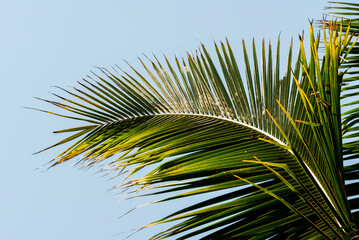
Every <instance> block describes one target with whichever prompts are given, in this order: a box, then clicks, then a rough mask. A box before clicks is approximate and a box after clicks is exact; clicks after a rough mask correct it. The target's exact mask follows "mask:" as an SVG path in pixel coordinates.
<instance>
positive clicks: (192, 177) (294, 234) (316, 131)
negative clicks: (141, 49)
mask: <svg viewBox="0 0 359 240" xmlns="http://www.w3.org/2000/svg"><path fill="white" fill-rule="evenodd" d="M336 8H337V9H344V10H346V11H345V12H347V10H353V9H354V10H353V11H357V12H358V9H359V4H351V5H350V4H344V5H343V6H342V5H340V4H338V5H334V9H336ZM338 14H340V13H338ZM323 25H324V27H323V30H322V35H323V37H322V38H320V36H319V34H317V35H316V34H315V33H314V30H313V26H312V24H311V26H310V34H309V40H310V49H309V50H308V52H309V54H308V53H307V52H306V51H305V49H304V44H303V39H302V38H301V39H300V48H299V52H298V53H297V55H295V56H294V57H293V52H292V45H291V46H290V48H289V51H288V56H287V59H286V63H287V68H286V69H285V75H284V76H283V77H281V76H280V75H279V65H280V58H279V55H280V50H279V49H280V48H279V46H280V42H279V40H278V43H277V48H276V49H272V47H271V45H270V44H269V46H268V47H267V48H266V46H265V42H264V41H263V44H262V47H261V50H260V54H258V53H257V52H258V50H257V46H256V45H255V44H254V43H253V44H252V47H251V50H249V49H248V48H247V46H246V45H245V43H244V42H243V57H244V63H245V69H244V72H241V71H240V70H239V69H240V68H239V66H238V65H237V60H236V56H235V54H234V52H233V51H232V49H231V46H230V44H229V42H228V41H225V42H224V43H220V44H218V45H217V44H215V52H216V60H214V58H212V57H211V56H210V54H209V52H208V51H207V49H206V47H205V46H201V48H200V49H198V50H197V52H196V53H195V54H188V55H187V57H186V58H185V59H178V58H175V60H174V63H173V64H172V63H171V62H170V61H169V60H168V59H167V58H166V57H164V61H163V62H161V61H159V60H158V59H157V58H156V57H154V59H153V60H150V59H149V58H148V59H149V64H145V63H144V62H142V60H140V61H141V63H142V65H143V67H144V69H145V71H146V72H147V74H148V77H145V76H144V75H143V74H141V73H140V72H139V71H137V70H135V69H134V68H132V67H131V68H132V70H133V74H132V75H131V74H129V73H128V72H124V71H122V70H121V69H120V68H119V67H116V68H113V69H112V70H111V71H109V70H106V69H103V68H100V69H99V70H100V72H101V73H100V74H94V76H93V77H88V79H84V80H83V81H82V82H79V85H80V87H76V88H73V89H72V90H66V89H62V88H61V90H63V91H64V93H65V94H67V95H69V96H70V97H69V98H65V97H63V96H60V95H55V96H56V97H58V98H59V99H60V100H59V101H50V100H44V101H47V102H49V103H51V104H53V105H55V106H57V107H60V108H62V109H64V110H66V111H68V112H70V113H71V114H63V113H61V114H60V113H55V112H49V113H52V114H55V115H58V116H61V117H66V118H71V119H74V120H80V121H81V122H84V123H85V124H84V125H80V126H79V127H75V128H70V129H64V130H59V131H56V133H71V135H70V136H69V137H67V138H64V140H62V141H60V142H59V143H57V144H55V145H53V146H51V147H49V148H52V147H55V146H58V145H62V144H65V143H68V142H73V144H72V145H71V146H70V147H69V148H67V149H66V150H65V151H64V152H62V153H61V154H60V155H58V156H57V157H56V158H55V159H54V160H53V165H57V164H59V163H61V162H64V161H67V160H70V159H73V158H75V157H77V158H80V160H79V162H78V163H80V164H84V166H92V165H94V164H96V163H99V162H102V161H105V160H107V165H106V168H107V169H108V170H110V171H116V172H118V173H119V174H127V175H126V178H125V180H124V181H123V182H121V183H120V184H119V185H118V186H117V187H120V188H128V189H132V190H133V189H134V191H136V190H143V189H152V191H151V193H149V194H151V195H159V194H163V193H167V194H170V196H169V197H166V198H163V199H161V200H159V202H163V201H169V200H175V199H181V198H188V197H191V196H194V195H199V194H206V193H209V192H216V191H218V192H219V191H221V190H227V191H226V192H225V193H223V192H221V194H218V196H216V197H212V198H209V199H203V200H202V201H200V202H198V203H195V204H193V205H191V206H189V207H186V208H184V209H178V211H176V212H174V213H171V214H170V215H168V216H166V217H165V218H162V219H159V220H158V221H156V222H153V223H150V224H149V225H148V226H151V225H155V224H160V223H168V222H173V225H172V227H170V228H169V229H167V230H165V231H163V232H161V233H158V234H156V235H155V236H153V239H163V238H167V237H176V239H187V238H189V237H194V236H198V235H199V234H201V236H205V237H203V238H202V239H267V238H273V239H274V238H275V239H286V238H290V239H317V238H318V239H321V238H323V239H352V238H354V237H355V236H357V234H358V230H357V224H358V223H359V212H356V210H357V209H358V208H359V199H358V198H355V197H354V196H355V195H356V194H357V192H358V191H357V190H356V189H358V184H359V183H358V182H353V181H350V180H357V175H358V172H359V165H358V163H357V157H358V139H357V138H356V137H357V136H358V130H359V127H358V126H357V123H358V122H359V118H358V116H359V114H358V112H359V108H355V107H354V108H353V106H356V104H358V102H359V101H358V100H357V97H356V96H357V92H356V91H357V89H358V86H357V83H356V80H357V79H358V77H357V76H358V72H356V71H352V70H349V71H348V70H347V68H348V67H353V66H354V67H356V66H357V65H358V63H357V61H358V60H357V59H358V56H357V55H355V54H356V53H357V51H358V45H356V37H355V30H356V29H357V28H356V27H357V26H358V24H357V22H356V21H352V22H351V23H349V21H347V20H345V19H344V20H343V23H342V24H339V25H338V24H336V23H334V22H327V23H325V24H323ZM349 25H350V26H349ZM320 48H323V50H320ZM249 51H251V52H252V54H249V53H248V52H249ZM250 55H252V58H253V64H252V65H251V64H250ZM293 58H295V60H294V61H293ZM215 61H218V65H219V67H217V64H215ZM355 64H356V65H355ZM148 65H150V66H151V67H152V69H150V67H149V66H148ZM348 76H349V77H348ZM343 101H345V104H342V103H343ZM341 104H342V105H341ZM348 107H349V108H350V110H346V109H347V108H348ZM49 148H47V149H49ZM47 149H45V150H47ZM353 160H355V161H353ZM141 170H142V171H141ZM139 171H141V173H143V172H145V173H144V174H143V175H142V177H140V178H131V176H133V174H135V173H137V172H139ZM348 198H349V199H350V200H348ZM145 227H146V226H145Z"/></svg>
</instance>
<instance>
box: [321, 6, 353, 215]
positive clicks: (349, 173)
mask: <svg viewBox="0 0 359 240" xmlns="http://www.w3.org/2000/svg"><path fill="white" fill-rule="evenodd" d="M328 9H329V11H330V14H332V15H334V16H336V17H342V27H341V28H340V26H339V27H337V29H338V30H340V32H341V33H342V34H343V33H344V32H349V33H350V34H353V35H355V36H356V37H357V36H358V33H359V18H358V13H359V4H358V3H350V2H331V5H330V6H329V7H328ZM349 26H350V27H349ZM358 67H359V43H358V42H356V44H354V45H353V48H352V49H351V51H350V53H349V54H348V55H347V56H345V61H343V63H342V65H341V68H343V71H345V75H344V77H343V80H342V85H343V87H342V92H341V104H342V109H343V113H342V131H343V140H344V141H343V159H344V164H345V167H344V176H345V180H346V182H347V184H346V191H347V194H348V197H349V199H350V200H349V205H350V208H351V209H352V212H353V217H354V219H355V221H356V222H358V221H359V214H358V210H359V206H358V203H359V198H358V186H359V183H358V175H357V172H358V171H359V166H358V164H357V159H358V156H359V154H358V152H359V149H358V146H359V140H358V136H359V131H358V130H359V128H358V126H357V124H358V120H357V117H358V115H359V105H358V103H359V102H358V99H357V96H358V94H359V92H358V80H359V77H358Z"/></svg>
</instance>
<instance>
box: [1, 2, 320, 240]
mask: <svg viewBox="0 0 359 240" xmlns="http://www.w3.org/2000/svg"><path fill="white" fill-rule="evenodd" d="M326 5H327V3H326V1H324V0H315V1H313V0H273V1H269V0H251V1H244V0H222V1H219V0H181V1H178V0H142V1H139V0H132V1H124V0H101V1H100V0H96V1H95V0H62V1H48V0H0V33H1V35H0V107H1V115H0V116H1V117H0V123H1V124H0V136H1V137H0V151H1V157H0V158H1V160H0V216H1V217H0V239H6V240H23V239H26V240H82V239H86V240H98V239H104V240H112V239H123V238H124V237H125V236H126V235H123V234H120V235H119V233H122V232H124V231H126V230H129V229H131V228H134V227H138V226H140V225H142V224H146V223H149V222H150V221H151V220H154V219H156V218H157V217H161V216H164V215H166V213H169V211H170V209H171V208H172V209H174V208H176V207H178V206H179V205H175V204H167V205H161V206H151V207H142V208H140V209H138V210H137V211H135V212H133V213H131V214H129V215H127V216H125V217H123V218H120V219H117V218H118V217H119V216H121V215H122V214H123V213H125V212H126V211H127V210H129V209H131V208H132V207H134V206H136V205H138V204H139V203H141V202H142V201H137V200H136V201H134V200H131V201H121V199H119V198H116V197H115V194H114V193H113V192H108V191H107V190H108V189H110V188H111V187H112V186H113V185H114V184H115V183H116V181H118V180H119V179H115V180H112V181H106V180H107V179H108V178H106V177H101V174H94V173H95V172H96V169H90V170H88V171H82V170H78V169H77V168H76V167H73V165H72V164H73V163H74V162H72V163H68V164H64V165H61V166H59V167H56V168H52V169H50V170H49V171H47V172H43V171H42V170H41V169H40V170H38V169H37V168H38V167H40V166H42V165H43V164H45V163H47V162H48V161H49V160H51V158H52V157H54V156H55V155H56V154H57V153H59V152H60V150H61V149H55V150H51V151H48V152H45V153H42V154H39V155H32V153H34V152H36V151H38V150H41V149H43V148H45V147H47V146H49V145H50V144H52V143H55V142H56V141H58V140H60V138H61V136H60V137H59V136H55V135H54V134H52V131H54V130H58V129H63V128H67V127H72V126H75V125H76V123H74V122H72V121H67V120H64V119H59V118H57V117H54V116H51V115H46V114H43V113H40V112H36V111H32V110H27V109H25V108H24V107H26V106H27V107H36V108H42V109H51V110H54V108H53V107H51V106H50V105H48V104H44V103H42V102H40V101H38V100H35V99H34V98H33V97H42V98H50V99H51V98H52V96H51V94H50V93H49V92H52V91H55V92H56V89H54V88H53V87H51V86H54V85H57V86H61V87H67V86H74V85H76V84H77V83H76V82H77V81H78V80H81V78H83V77H85V76H86V75H87V74H90V71H91V70H95V69H94V66H101V67H107V68H109V67H111V66H113V65H114V64H118V65H119V66H124V67H125V66H126V65H125V63H124V61H123V60H124V59H125V60H127V61H129V62H130V63H131V64H132V65H133V66H135V67H136V68H138V69H141V67H140V64H139V61H138V60H137V57H138V56H142V53H145V54H148V55H150V54H152V53H154V54H156V55H159V56H161V54H162V52H163V53H165V54H166V55H167V56H168V57H169V58H171V57H172V56H173V55H174V54H175V55H177V56H184V55H185V52H186V50H188V51H194V50H195V49H196V48H197V47H198V45H199V44H200V43H201V42H203V43H204V44H205V45H206V46H207V47H208V48H211V47H212V45H213V41H214V40H215V41H221V40H224V39H225V37H227V38H228V39H229V40H230V42H231V44H232V47H233V48H234V51H236V52H237V58H240V57H241V56H240V49H241V41H242V39H244V40H245V41H246V42H247V44H248V45H249V44H250V42H251V41H252V38H253V37H255V38H256V39H257V41H258V42H259V41H261V40H262V38H265V39H267V41H268V40H269V39H274V40H276V39H277V37H278V36H279V34H281V44H282V46H283V47H282V53H285V52H286V49H287V48H288V45H289V42H290V39H291V37H292V36H293V37H294V44H297V43H298V34H300V33H301V32H302V30H305V31H306V32H308V27H309V21H308V19H313V18H314V19H321V18H322V17H323V13H324V10H323V7H324V6H326ZM141 71H142V70H141ZM181 204H185V203H183V202H181ZM157 229H158V228H150V229H148V230H146V231H143V232H140V233H138V234H136V235H134V236H133V237H132V238H131V239H140V240H141V239H147V238H148V236H149V235H151V234H153V233H154V231H155V230H157Z"/></svg>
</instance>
